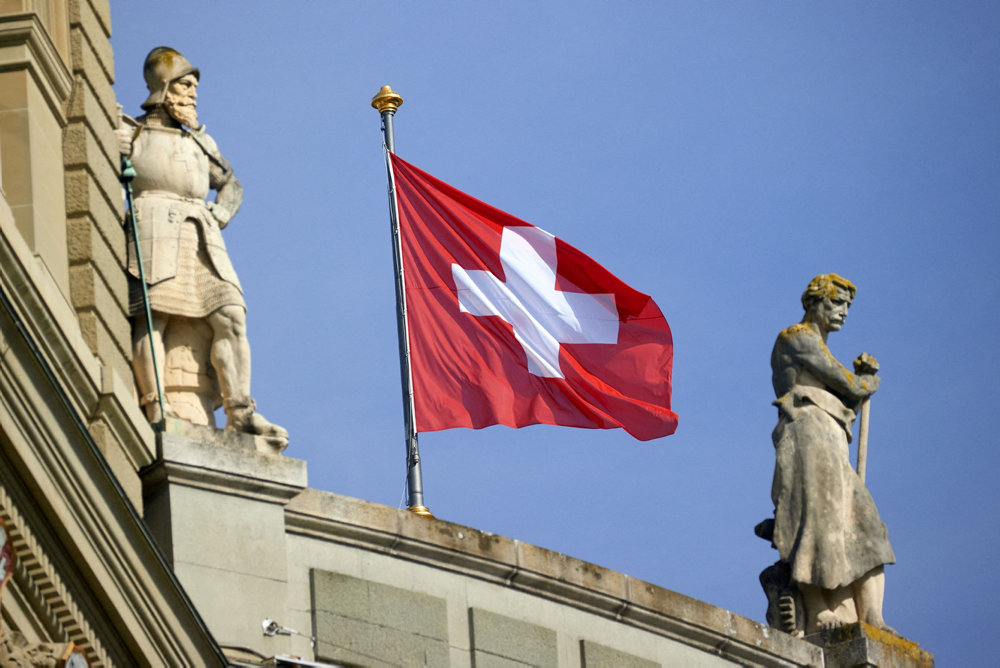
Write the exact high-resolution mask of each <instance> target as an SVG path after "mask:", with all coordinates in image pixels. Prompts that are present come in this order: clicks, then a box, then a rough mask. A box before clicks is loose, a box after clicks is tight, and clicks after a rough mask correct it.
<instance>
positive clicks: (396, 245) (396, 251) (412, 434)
mask: <svg viewBox="0 0 1000 668" xmlns="http://www.w3.org/2000/svg"><path fill="white" fill-rule="evenodd" d="M401 104H403V98H402V97H400V96H399V95H398V94H397V93H395V92H393V90H392V88H390V87H389V86H382V89H381V90H380V91H379V92H378V94H377V95H376V96H375V97H374V98H372V106H373V107H374V108H375V109H377V110H378V112H379V114H381V116H382V136H383V138H384V141H385V151H386V153H385V166H386V176H387V179H388V183H389V223H390V227H391V231H392V264H393V270H394V271H395V279H396V280H395V288H396V333H397V337H398V339H399V372H400V379H401V381H402V388H403V423H404V429H405V439H406V497H407V499H406V505H407V508H408V509H409V510H410V511H411V512H413V513H415V514H417V515H422V516H425V517H433V515H432V514H431V511H430V510H428V509H427V507H426V506H425V505H424V488H423V478H422V476H421V473H420V448H419V444H418V441H417V428H416V421H415V418H414V408H413V373H412V371H411V369H410V337H409V330H408V329H407V323H406V289H405V283H404V281H403V249H402V244H401V243H400V238H399V206H398V203H397V201H396V179H395V176H394V175H393V171H392V159H391V157H390V155H391V154H392V153H394V152H395V137H394V135H393V129H392V117H393V116H394V115H395V113H396V109H398V108H399V106H400V105H401Z"/></svg>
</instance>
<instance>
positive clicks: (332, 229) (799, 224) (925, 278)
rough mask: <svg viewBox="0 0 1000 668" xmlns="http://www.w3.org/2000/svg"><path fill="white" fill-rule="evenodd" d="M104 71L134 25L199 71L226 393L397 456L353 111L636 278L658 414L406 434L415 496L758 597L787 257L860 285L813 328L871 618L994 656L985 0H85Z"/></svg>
mask: <svg viewBox="0 0 1000 668" xmlns="http://www.w3.org/2000/svg"><path fill="white" fill-rule="evenodd" d="M112 22H113V31H114V34H113V37H112V46H113V47H114V51H115V64H116V76H117V83H116V86H115V88H116V92H117V94H118V97H119V101H120V102H121V103H122V104H123V105H124V107H125V111H126V113H130V114H132V115H138V114H139V113H140V110H139V104H140V103H141V102H142V101H143V100H144V99H145V96H146V92H145V87H144V85H143V81H142V76H141V71H142V62H143V59H144V57H145V55H146V53H147V52H148V51H149V50H150V49H151V48H152V47H154V46H158V45H161V44H165V45H170V46H173V47H175V48H177V49H179V50H180V51H181V52H182V53H184V54H185V56H187V57H188V59H189V60H190V61H191V62H192V63H193V64H194V65H196V66H197V67H199V68H200V69H201V72H202V79H201V86H200V89H199V106H200V114H201V119H202V121H203V122H205V123H206V124H207V126H208V131H209V133H210V134H212V135H213V137H214V138H215V139H216V141H217V142H218V143H219V145H220V147H221V149H222V151H223V153H224V154H225V155H226V157H227V158H228V159H229V160H230V161H231V162H232V164H233V166H234V168H235V170H236V173H237V175H238V176H239V178H240V180H241V181H242V182H243V185H244V188H245V191H246V193H245V198H244V205H243V208H242V209H241V211H240V212H239V214H238V215H237V216H236V217H235V218H234V220H233V223H232V225H231V226H230V227H228V228H227V229H226V231H225V235H226V240H227V244H228V246H229V250H230V254H231V255H232V257H233V260H234V264H235V266H236V269H237V271H238V272H239V274H240V279H241V281H242V283H243V285H244V288H245V290H246V296H247V302H248V305H249V314H248V319H249V334H250V339H251V344H252V346H253V354H254V395H255V396H256V398H257V401H258V403H259V405H260V408H261V411H262V412H263V413H264V414H265V415H267V416H268V417H269V418H270V419H272V420H274V421H275V422H278V423H279V424H282V425H283V426H285V427H286V428H288V429H289V431H290V432H291V436H292V441H291V445H290V447H289V449H288V451H287V453H286V454H288V455H289V456H292V457H297V458H302V459H306V460H307V461H308V462H309V480H310V485H311V486H312V487H316V488H319V489H325V490H329V491H333V492H337V493H339V494H345V495H349V496H355V497H359V498H363V499H367V500H369V501H375V502H378V503H383V504H387V505H392V506H395V505H398V504H399V502H400V498H401V496H402V491H403V485H404V475H405V471H404V464H403V454H404V450H403V439H402V431H403V427H402V417H401V405H400V403H401V402H400V391H399V371H398V362H397V352H396V330H395V309H394V303H393V283H392V260H391V250H390V240H389V231H388V220H389V215H388V208H387V199H386V184H385V170H384V163H383V157H382V151H381V136H380V132H379V117H378V114H377V113H376V112H375V111H374V110H373V109H371V108H370V106H369V100H370V99H371V97H372V96H373V95H374V94H375V93H376V92H377V91H378V89H379V87H380V86H382V85H383V84H390V85H392V86H393V88H394V89H395V90H397V91H398V92H399V93H400V94H402V96H403V97H404V100H405V102H404V104H403V106H402V108H401V109H400V111H399V113H398V114H397V116H396V121H395V124H396V148H397V152H398V153H399V155H400V156H401V157H403V158H404V159H406V160H408V161H409V162H411V163H413V164H415V165H417V166H418V167H420V168H422V169H424V170H426V171H428V172H430V173H431V174H433V175H435V176H437V177H438V178H440V179H442V180H444V181H447V182H449V183H451V184H452V185H454V186H456V187H458V188H460V189H462V190H464V191H466V192H468V193H470V194H471V195H473V196H475V197H478V198H479V199H482V200H484V201H486V202H489V203H490V204H493V205H494V206H497V207H500V208H502V209H505V210H506V211H509V212H510V213H512V214H514V215H515V216H518V217H520V218H523V219H525V220H528V221H530V222H532V223H534V224H536V225H538V226H540V227H543V228H544V229H546V230H548V231H549V232H552V233H553V234H555V235H556V236H558V237H560V238H562V239H564V240H565V241H566V242H568V243H570V244H572V245H574V246H576V247H578V248H579V249H581V250H582V251H584V252H585V253H588V254H589V255H591V256H592V257H594V258H595V259H596V260H598V261H599V262H601V263H602V264H603V265H604V266H605V267H607V268H608V269H609V270H610V271H612V272H613V273H615V274H617V275H618V276H619V277H621V278H622V279H623V280H625V281H626V282H627V283H629V284H630V285H632V286H633V287H635V288H636V289H638V290H640V291H642V292H645V293H647V294H649V295H651V296H653V298H654V299H655V300H656V301H657V303H658V304H659V306H660V308H661V309H662V311H663V312H664V314H665V315H666V317H667V320H668V321H669V322H670V325H671V327H672V329H673V334H674V342H675V365H674V402H673V408H674V410H675V411H676V412H677V413H678V414H679V416H680V426H679V428H678V430H677V433H676V434H675V435H674V436H670V437H668V438H665V439H662V440H657V441H653V442H650V443H640V442H638V441H636V440H634V439H632V438H631V437H629V436H628V435H627V434H625V433H624V432H622V431H620V430H613V431H589V430H578V429H567V428H557V427H545V426H537V427H531V428H527V429H521V430H512V429H508V428H505V427H492V428H488V429H485V430H481V431H470V430H452V431H448V432H437V433H430V434H425V435H422V436H421V453H422V455H423V467H424V487H425V500H426V503H427V505H428V506H429V507H430V509H431V510H432V511H433V512H434V513H435V514H436V515H437V516H438V517H440V518H441V519H445V520H450V521H454V522H458V523H462V524H466V525H470V526H474V527H476V528H479V529H483V530H486V531H492V532H494V533H498V534H502V535H506V536H510V537H512V538H517V539H519V540H522V541H526V542H529V543H533V544H536V545H539V546H542V547H546V548H549V549H553V550H557V551H560V552H565V553H567V554H570V555H572V556H574V557H578V558H581V559H585V560H587V561H591V562H594V563H597V564H600V565H602V566H606V567H609V568H612V569H615V570H619V571H622V572H625V573H627V574H629V575H631V576H633V577H636V578H640V579H643V580H647V581H650V582H653V583H655V584H658V585H661V586H664V587H667V588H669V589H673V590H676V591H678V592H681V593H684V594H687V595H689V596H693V597H696V598H699V599H702V600H704V601H707V602H709V603H712V604H714V605H718V606H721V607H724V608H727V609H730V610H733V611H734V612H736V613H738V614H741V615H744V616H747V617H750V618H752V619H755V620H758V621H763V614H764V608H765V600H764V596H763V593H762V592H761V590H760V587H759V585H758V583H757V575H758V573H759V572H760V571H761V570H762V569H763V568H765V567H766V566H768V565H770V564H771V563H772V562H773V561H774V560H775V559H776V558H777V557H776V553H775V552H774V551H773V550H772V549H771V548H770V547H769V546H768V544H766V543H765V542H764V541H762V540H760V539H758V538H756V537H755V536H754V535H753V532H752V529H753V526H754V525H755V524H756V523H757V522H758V521H760V520H761V519H763V518H765V517H767V516H769V515H770V514H771V510H772V508H771V501H770V486H771V474H772V469H773V465H774V455H773V448H772V445H771V439H770V434H771V430H772V429H773V427H774V423H775V417H776V416H775V409H774V408H773V407H772V406H770V402H771V401H772V400H773V395H772V390H771V384H770V368H769V356H770V350H771V346H772V344H773V342H774V338H775V336H776V335H777V333H778V332H779V331H780V330H781V329H782V328H784V327H786V326H788V325H790V324H792V323H793V322H796V321H798V320H799V319H800V318H801V307H800V305H799V295H800V294H801V292H802V290H803V289H804V288H805V285H806V284H807V283H808V281H809V279H810V278H811V277H812V276H814V275H815V274H818V273H825V272H830V271H833V272H836V273H839V274H841V275H843V276H846V277H847V278H849V279H851V280H852V281H854V282H855V283H856V284H857V285H858V288H859V291H858V296H857V299H856V300H855V303H854V305H853V307H852V309H851V315H850V318H849V319H848V321H847V324H846V326H845V327H844V329H843V330H842V331H841V332H839V333H834V334H833V335H831V338H830V347H831V350H832V351H833V353H834V354H835V355H837V356H838V357H839V358H840V359H841V360H842V361H844V362H849V361H850V360H852V359H853V358H854V357H855V356H856V355H857V354H858V353H860V352H862V351H866V352H869V353H871V354H873V355H875V356H876V357H877V358H878V360H879V362H880V363H881V366H882V371H881V375H882V376H883V382H882V386H881V389H880V390H879V392H878V393H877V394H876V395H875V397H874V400H873V402H872V422H871V441H870V453H869V464H868V481H869V488H870V489H871V491H872V493H873V495H874V497H875V500H876V503H877V504H878V507H879V510H880V512H881V515H882V518H883V520H884V521H885V523H886V524H887V526H888V527H889V535H890V538H891V540H892V544H893V547H894V548H895V551H896V556H897V559H898V564H897V565H895V566H891V567H889V568H888V569H887V591H886V604H885V613H886V619H887V621H888V622H889V623H890V624H892V625H893V626H895V627H896V628H897V629H899V630H900V631H901V632H902V633H903V634H904V635H905V636H907V637H909V638H911V639H913V640H916V641H917V642H919V643H921V645H922V646H923V647H924V648H925V649H927V650H929V651H931V652H934V653H935V654H936V655H937V657H938V660H939V662H940V665H970V664H972V665H974V664H982V663H986V662H989V661H991V660H993V659H994V657H995V653H994V651H993V648H992V644H993V643H992V640H991V639H992V637H993V635H994V634H993V631H994V629H995V627H996V625H997V623H998V621H1000V619H998V617H1000V615H998V603H997V592H998V591H1000V576H998V575H997V568H996V563H997V562H998V561H1000V549H998V538H997V530H998V524H1000V523H998V520H997V517H998V511H1000V494H998V492H997V489H996V484H995V478H996V477H997V473H996V471H997V469H998V467H1000V448H998V447H997V446H998V438H997V436H996V427H995V419H994V418H991V417H990V415H991V411H992V410H993V409H990V408H989V406H990V405H991V403H992V400H993V399H994V397H996V396H997V394H998V392H997V390H998V382H997V377H998V373H1000V359H998V354H997V350H996V347H995V341H996V338H997V336H996V330H997V327H998V324H1000V323H998V317H997V311H996V309H997V305H998V302H1000V299H998V297H1000V268H998V267H1000V263H998V262H997V256H998V253H1000V232H998V231H997V226H996V224H997V221H998V217H1000V187H998V186H1000V183H998V175H1000V123H998V120H997V119H998V118H1000V83H998V82H1000V71H998V69H1000V40H997V38H996V36H997V35H998V34H1000V6H997V5H996V4H995V3H991V2H965V1H958V2H949V3H941V2H933V1H908V2H902V1H901V0H899V1H888V0H883V1H879V2H869V1H865V2H853V1H847V2H839V3H824V4H820V3H793V2H756V3H748V2H694V1H690V2H669V1H663V2H630V3H610V2H583V3H563V2H548V3H535V2H520V1H510V2H502V3H462V2H426V3H402V2H328V3H327V2H301V3H296V4H294V5H293V4H286V3H264V2H249V3H236V2H217V3H199V2H188V1H183V0H178V1H176V2H173V3H169V5H167V4H162V3H157V4H152V3H138V2H122V1H120V0H113V1H112Z"/></svg>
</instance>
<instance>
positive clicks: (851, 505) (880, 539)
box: [757, 274, 896, 635]
mask: <svg viewBox="0 0 1000 668" xmlns="http://www.w3.org/2000/svg"><path fill="white" fill-rule="evenodd" d="M855 293H856V288H855V287H854V285H853V284H852V283H851V282H850V281H848V280H846V279H844V278H841V277H840V276H838V275H836V274H823V275H821V276H817V277H816V278H814V279H813V280H812V282H810V283H809V287H808V288H806V291H805V293H804V294H803V295H802V306H803V308H805V311H806V313H805V317H804V318H803V319H802V322H800V323H798V324H795V325H792V326H791V327H789V328H787V329H785V330H783V331H782V332H781V333H780V334H779V335H778V340H777V341H776V342H775V344H774V351H773V352H772V353H771V372H772V376H771V381H772V383H773V385H774V392H775V395H776V396H777V401H775V402H774V405H775V406H777V407H778V426H777V427H775V429H774V433H773V434H772V438H773V440H774V448H775V457H776V461H775V467H774V481H773V484H772V487H771V498H772V500H773V501H774V508H775V510H774V519H773V520H765V521H764V522H762V523H761V524H760V525H758V527H757V533H758V535H760V536H761V537H763V538H768V539H770V540H771V542H772V544H773V546H774V547H775V548H776V549H777V550H778V553H779V555H780V557H781V558H780V561H778V562H777V563H776V564H775V565H774V566H771V567H770V568H768V569H767V570H765V571H764V572H763V573H762V574H761V584H762V585H763V586H764V589H765V591H766V592H767V594H768V598H769V602H770V606H769V609H768V622H770V623H771V624H772V625H773V626H777V627H779V628H783V629H784V630H786V631H788V632H791V633H796V634H798V635H803V634H806V635H808V634H811V633H815V632H817V631H820V630H824V629H830V628H834V627H837V626H842V625H844V624H848V623H854V622H857V621H862V622H865V623H867V624H870V625H872V626H875V627H878V628H881V629H885V630H889V631H892V629H890V628H889V627H887V626H886V624H885V621H884V620H883V619H882V598H883V593H884V589H885V573H884V571H883V566H884V565H885V564H892V563H895V561H896V558H895V555H894V554H893V551H892V547H891V546H890V545H889V536H888V532H887V530H886V528H885V525H884V524H883V523H882V520H881V519H880V518H879V514H878V510H876V508H875V503H874V501H872V497H871V494H869V492H868V490H867V489H866V488H865V485H864V483H863V482H862V480H861V479H860V477H859V476H858V474H857V473H856V472H855V471H854V469H853V468H851V464H850V459H849V457H848V443H850V441H851V425H852V424H853V422H854V418H855V415H856V413H857V411H858V409H859V408H860V406H861V403H862V401H864V400H865V399H867V398H868V397H869V396H871V395H872V394H873V393H874V392H875V390H877V389H878V386H879V382H880V379H879V377H878V376H877V375H875V374H876V372H877V371H878V363H877V362H876V361H875V358H873V357H871V356H870V355H865V354H862V355H861V356H859V357H858V359H857V360H855V362H854V368H855V372H854V373H851V372H850V371H848V370H847V369H846V368H845V367H844V366H843V365H842V364H840V362H838V361H837V360H836V359H835V358H834V356H833V355H832V354H831V353H830V351H829V349H828V348H827V347H826V340H827V336H828V335H829V333H830V332H835V331H837V330H839V329H840V328H841V326H842V325H843V324H844V320H845V319H846V318H847V310H848V307H849V306H850V305H851V301H852V300H853V299H854V295H855Z"/></svg>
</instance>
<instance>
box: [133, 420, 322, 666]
mask: <svg viewBox="0 0 1000 668" xmlns="http://www.w3.org/2000/svg"><path fill="white" fill-rule="evenodd" d="M263 440H264V439H262V438H260V437H254V436H249V435H245V434H239V433H236V432H227V431H219V430H216V429H212V428H209V427H201V426H197V425H192V424H190V423H187V422H182V421H180V420H170V419H168V420H167V423H166V429H165V431H164V432H163V433H160V434H158V435H157V447H158V453H157V461H156V463H155V464H153V465H152V466H150V467H149V468H148V469H146V470H145V471H143V497H144V501H145V520H146V524H147V525H148V526H149V529H150V531H151V533H152V534H153V536H154V538H155V539H156V541H157V543H158V544H159V546H160V548H161V550H162V551H163V553H164V554H165V555H166V557H167V560H168V561H169V562H170V564H171V566H172V567H173V569H174V572H175V573H176V574H177V577H178V579H179V580H180V582H181V584H182V585H183V586H184V589H185V590H186V591H187V593H188V595H189V596H190V597H191V599H192V600H193V602H194V604H195V606H196V607H197V609H198V611H199V612H200V613H201V615H202V617H203V618H204V620H205V622H206V624H207V625H208V628H209V630H210V631H211V632H212V635H214V636H215V638H216V640H217V641H218V642H219V644H220V645H222V646H223V648H226V649H227V650H228V651H232V649H233V648H237V647H239V648H247V649H250V650H253V651H256V652H260V653H261V654H264V655H265V656H273V655H276V654H282V653H284V652H286V651H287V646H286V645H287V643H288V639H287V637H280V636H279V637H274V638H268V637H265V636H264V635H263V633H262V626H261V624H262V621H263V620H264V619H265V618H272V619H279V620H280V619H284V618H285V614H286V590H287V581H288V566H287V552H286V547H285V515H284V507H285V504H287V503H288V501H289V500H290V499H291V498H293V497H294V496H296V495H297V494H298V493H299V492H301V491H302V490H303V489H304V488H305V487H306V464H305V462H304V461H301V460H297V459H291V458H289V457H282V456H280V455H273V454H267V453H266V450H267V444H266V443H261V442H258V441H263ZM258 450H264V452H260V451H258Z"/></svg>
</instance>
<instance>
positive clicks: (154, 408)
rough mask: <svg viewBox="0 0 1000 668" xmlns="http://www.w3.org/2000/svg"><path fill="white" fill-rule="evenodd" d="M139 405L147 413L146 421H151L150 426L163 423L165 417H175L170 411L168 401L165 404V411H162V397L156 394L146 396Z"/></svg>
mask: <svg viewBox="0 0 1000 668" xmlns="http://www.w3.org/2000/svg"><path fill="white" fill-rule="evenodd" d="M139 403H140V405H141V406H142V408H143V411H144V412H145V413H146V419H147V420H148V421H149V424H156V423H157V422H162V421H163V418H164V416H166V417H174V412H173V411H172V410H171V409H170V404H168V403H167V402H166V401H164V402H163V410H162V411H161V410H160V397H159V396H158V395H157V394H156V393H155V392H154V393H152V394H147V395H146V396H144V397H143V398H142V400H141V401H140V402H139Z"/></svg>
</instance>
